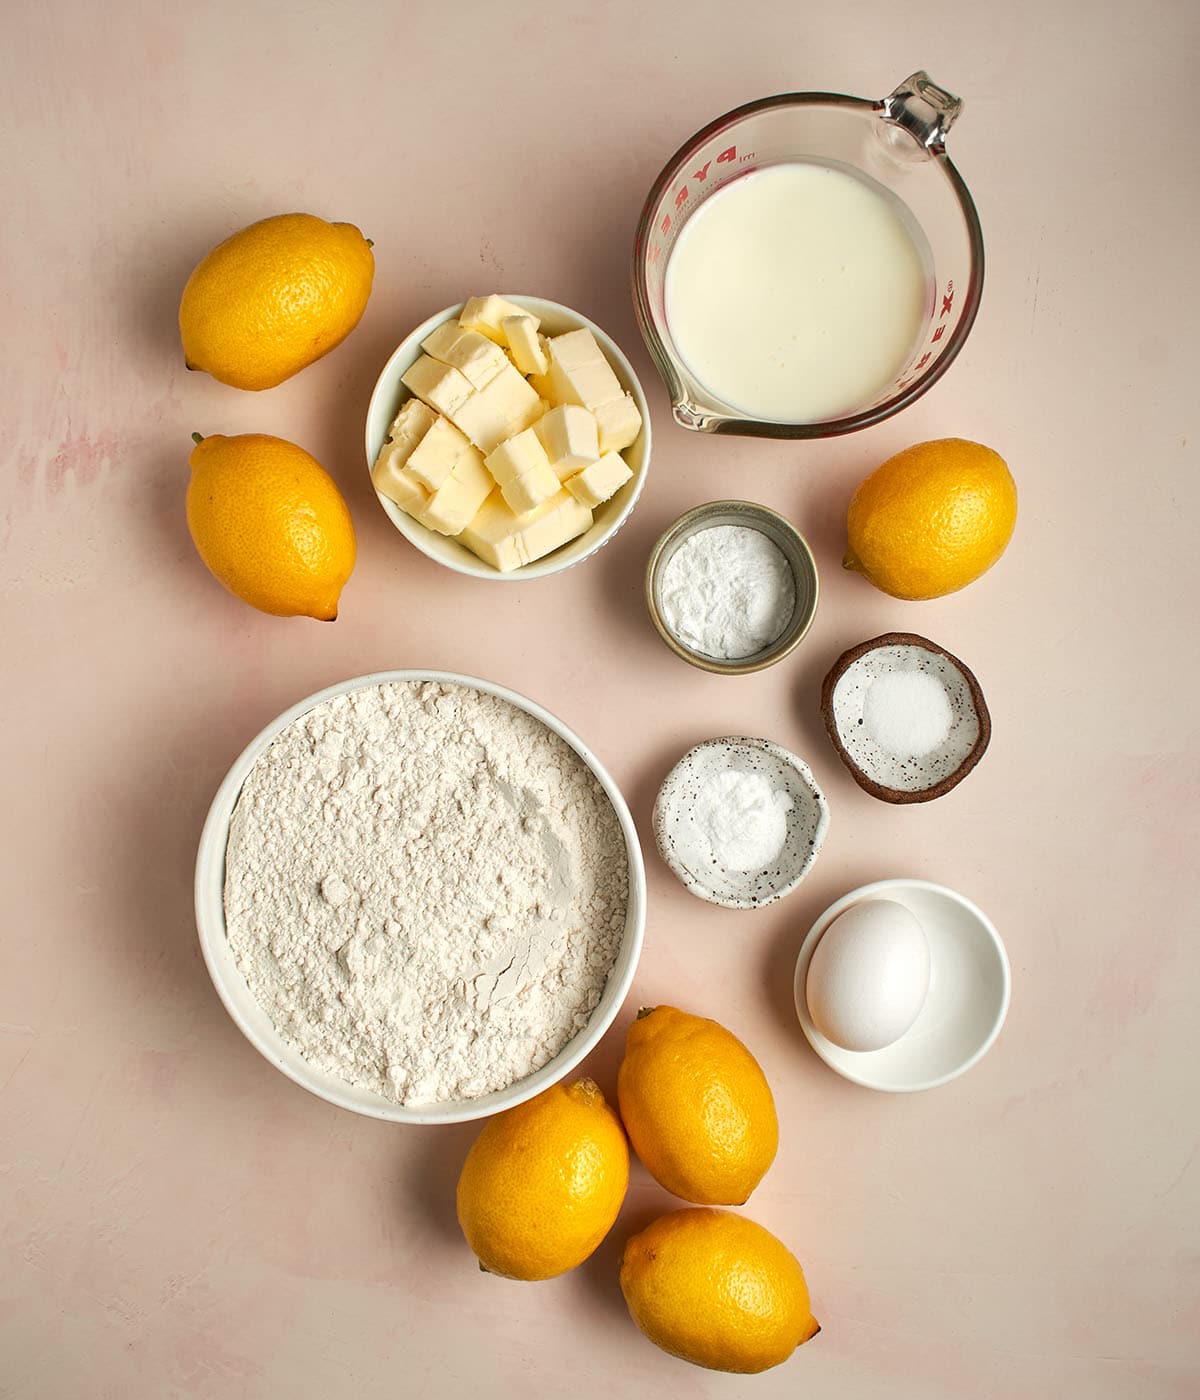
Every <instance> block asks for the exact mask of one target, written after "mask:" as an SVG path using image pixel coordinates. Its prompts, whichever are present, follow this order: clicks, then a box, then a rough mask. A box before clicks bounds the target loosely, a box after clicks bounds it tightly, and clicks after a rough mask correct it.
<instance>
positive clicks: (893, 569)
mask: <svg viewBox="0 0 1200 1400" xmlns="http://www.w3.org/2000/svg"><path fill="white" fill-rule="evenodd" d="M1016 522H1017V487H1016V483H1015V482H1014V481H1013V479H1012V473H1011V472H1010V471H1009V470H1008V466H1007V465H1006V463H1005V461H1004V458H1003V457H1001V456H1000V455H999V454H998V453H995V452H993V451H992V449H991V448H990V447H983V446H982V445H981V444H980V443H977V442H968V441H967V440H966V439H965V438H939V439H938V440H937V441H935V442H919V443H917V445H916V446H915V447H909V448H907V449H905V451H903V452H897V453H896V455H895V456H894V457H889V458H888V460H887V461H886V462H884V464H883V465H882V466H881V467H879V468H877V469H876V470H875V471H874V472H872V473H871V475H870V476H869V477H867V479H866V480H865V481H864V482H863V483H862V484H861V485H860V486H859V488H858V490H857V491H856V492H855V493H854V498H853V500H851V502H850V509H849V511H848V513H847V516H846V532H847V534H848V536H849V548H848V549H847V551H846V557H845V559H844V560H843V561H842V562H843V565H844V567H845V568H847V569H854V570H855V571H856V572H858V573H860V574H862V575H863V576H864V577H865V578H867V579H869V580H870V581H871V582H872V583H873V584H874V585H875V587H876V588H879V589H882V590H883V592H884V593H890V594H891V596H892V597H893V598H940V597H942V595H943V594H945V593H954V592H956V591H957V590H958V589H960V588H965V587H966V586H967V584H968V583H974V581H975V580H976V579H977V578H978V577H979V576H980V575H981V574H984V573H986V572H987V571H988V569H990V568H991V567H992V565H993V564H994V563H995V562H996V560H997V559H999V558H1000V556H1001V555H1002V554H1003V553H1004V550H1005V548H1006V547H1007V545H1008V542H1009V540H1010V539H1011V538H1012V532H1013V527H1014V526H1015V525H1016Z"/></svg>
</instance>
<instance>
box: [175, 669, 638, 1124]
mask: <svg viewBox="0 0 1200 1400" xmlns="http://www.w3.org/2000/svg"><path fill="white" fill-rule="evenodd" d="M196 910H197V923H198V926H199V929H200V939H201V946H202V949H203V952H204V956H205V961H206V962H207V964H208V967H209V971H210V973H211V974H212V977H213V981H214V983H215V985H216V987H217V991H218V993H219V994H220V995H221V998H222V1000H223V1001H224V1003H225V1005H226V1008H227V1009H228V1010H229V1012H230V1014H231V1015H232V1016H233V1018H234V1020H235V1021H236V1022H237V1024H238V1025H239V1026H240V1028H241V1029H242V1031H243V1032H244V1033H245V1034H246V1035H247V1037H248V1038H249V1039H250V1040H251V1042H252V1043H253V1044H254V1045H255V1046H256V1047H257V1048H258V1049H259V1050H260V1051H261V1052H262V1053H263V1054H264V1055H265V1056H266V1057H267V1058H268V1059H269V1060H271V1062H272V1063H274V1064H276V1065H277V1066H278V1067H279V1068H280V1069H282V1070H283V1071H284V1073H286V1074H288V1075H289V1076H290V1077H291V1078H293V1079H295V1080H296V1081H297V1083H300V1084H301V1085H303V1086H304V1087H305V1088H307V1089H309V1090H311V1091H312V1092H313V1093H316V1094H318V1095H320V1096H321V1097H323V1098H326V1099H329V1100H330V1101H331V1102H333V1103H337V1104H340V1105H341V1106H343V1107H347V1108H352V1109H354V1110H355V1111H357V1112H361V1113H367V1114H371V1115H373V1116H376V1117H381V1118H390V1119H394V1120H397V1121H402V1122H453V1121H462V1120H464V1119H469V1118H479V1117H483V1116H486V1115H487V1114H489V1113H494V1112H496V1111H498V1110H499V1109H500V1108H504V1107H508V1106H510V1105H511V1104H514V1103H518V1102H521V1101H522V1100H523V1099H526V1098H529V1097H531V1096H532V1095H533V1094H535V1093H538V1092H540V1091H541V1090H542V1089H543V1088H545V1087H547V1086H548V1085H549V1084H551V1083H554V1082H555V1081H556V1080H558V1079H559V1078H561V1077H562V1076H563V1075H565V1074H567V1073H568V1072H569V1071H570V1069H571V1068H572V1067H573V1066H574V1065H575V1064H577V1063H578V1062H579V1060H580V1059H582V1058H583V1056H584V1055H585V1054H586V1053H587V1052H588V1050H590V1049H591V1048H592V1046H593V1045H594V1044H595V1043H596V1041H598V1040H599V1038H600V1036H601V1035H603V1033H604V1031H605V1030H606V1029H607V1027H608V1025H609V1024H610V1023H611V1021H612V1019H613V1017H614V1016H615V1015H616V1012H617V1010H618V1009H619V1007H620V1005H621V1002H622V1001H623V999H624V997H625V994H626V992H627V990H628V987H629V984H630V982H631V981H632V977H633V972H634V969H635V967H636V963H637V957H638V953H639V951H640V947H641V938H642V927H643V923H644V916H645V881H644V874H643V871H642V863H641V855H640V848H639V845H638V840H637V836H636V832H635V831H634V828H633V823H632V819H631V818H630V816H629V812H628V809H627V808H626V806H625V803H624V801H623V799H622V798H621V795H620V792H619V791H618V790H617V788H616V786H615V784H614V783H613V782H612V779H611V778H610V777H609V776H608V774H607V773H606V772H605V771H604V769H603V768H602V767H601V766H600V764H599V763H598V762H597V760H596V759H595V758H594V757H593V756H592V755H591V753H590V752H589V751H588V750H587V749H586V747H585V746H584V745H583V744H582V742H581V741H580V740H579V739H578V738H576V736H574V735H573V734H572V733H571V731H570V730H568V729H566V727H565V726H563V725H562V724H560V723H559V721H557V720H556V719H554V717H553V716H551V715H549V714H548V713H547V712H546V711H544V710H542V709H540V708H539V707H538V706H536V705H533V704H532V703H531V702H530V701H528V700H525V699H523V698H522V697H520V696H518V695H516V694H515V693H514V692H512V691H508V690H505V689H504V688H503V687H499V686H493V685H490V684H488V683H487V682H484V681H478V680H474V679H472V678H470V677H465V676H455V675H449V674H445V673H435V672H408V671H399V672H387V673H382V674H379V675H376V676H367V677H362V678H360V679H358V680H354V681H348V682H345V683H344V684H343V685H340V686H334V687H332V688H331V689H330V690H328V691H323V692H321V693H320V694H318V695H315V696H312V697H310V698H309V699H308V700H305V701H302V702H301V703H300V704H299V705H297V706H295V707H293V709H292V710H290V711H288V712H287V714H285V715H282V716H281V717H280V718H279V719H278V720H277V721H276V722H275V723H274V724H272V725H270V726H269V727H268V728H267V729H266V730H265V731H264V732H263V733H262V734H261V735H260V736H259V737H258V739H256V740H255V741H254V743H253V744H251V745H250V747H249V748H248V749H247V750H246V752H245V753H244V754H243V755H242V756H241V758H239V759H238V761H237V763H235V764H234V767H233V768H232V769H231V771H230V773H229V776H228V777H227V778H226V780H225V782H224V783H223V784H222V786H221V789H220V791H219V792H218V794H217V797H216V800H215V801H214V803H213V808H212V811H211V812H210V814H209V820H208V822H207V823H206V826H205V831H204V836H203V838H202V840H201V847H200V855H199V859H198V862H197V871H196Z"/></svg>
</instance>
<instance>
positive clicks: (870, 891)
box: [792, 875, 1012, 1094]
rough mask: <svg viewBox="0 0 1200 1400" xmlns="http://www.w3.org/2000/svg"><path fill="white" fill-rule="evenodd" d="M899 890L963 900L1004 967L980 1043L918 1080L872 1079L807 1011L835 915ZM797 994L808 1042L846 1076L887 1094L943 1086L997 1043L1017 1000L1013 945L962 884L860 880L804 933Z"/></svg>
mask: <svg viewBox="0 0 1200 1400" xmlns="http://www.w3.org/2000/svg"><path fill="white" fill-rule="evenodd" d="M898 890H920V891H923V892H925V893H927V894H934V895H938V896H939V897H941V898H943V899H945V900H947V901H948V902H950V903H952V904H956V905H958V906H959V907H960V908H961V909H962V910H963V911H965V913H966V914H967V915H968V916H969V917H970V918H971V919H972V920H973V921H974V922H975V923H976V924H977V925H978V927H979V928H980V929H981V930H982V931H983V932H984V933H985V934H986V935H987V942H988V945H989V946H990V947H991V949H992V951H993V952H994V954H995V956H996V965H997V966H998V967H999V969H1000V1004H999V1006H998V1007H997V1010H996V1013H995V1015H994V1016H993V1018H992V1022H991V1024H990V1026H989V1027H988V1029H987V1031H986V1032H985V1034H984V1036H983V1038H982V1040H981V1041H980V1043H979V1045H978V1046H977V1047H976V1048H975V1050H973V1051H972V1052H971V1054H970V1055H968V1056H967V1058H966V1059H965V1060H963V1061H962V1062H961V1063H960V1064H959V1065H957V1066H956V1067H955V1068H953V1069H950V1070H947V1071H946V1073H945V1074H940V1075H935V1076H934V1077H933V1078H932V1079H924V1080H914V1081H913V1082H912V1083H911V1084H895V1083H883V1082H881V1081H880V1080H878V1079H873V1078H872V1077H871V1076H870V1074H869V1073H859V1074H856V1073H855V1072H854V1071H853V1070H851V1069H849V1068H848V1067H847V1066H845V1065H843V1064H840V1063H839V1062H838V1061H837V1060H836V1059H834V1058H833V1057H832V1056H831V1053H830V1051H831V1050H832V1049H834V1048H836V1047H833V1046H831V1044H830V1042H829V1041H828V1040H826V1038H825V1037H824V1036H823V1035H822V1034H821V1032H820V1031H819V1030H817V1028H816V1026H815V1025H814V1024H813V1020H812V1017H811V1016H810V1015H809V1012H808V999H807V996H806V993H805V986H804V984H805V981H806V979H807V976H808V965H809V962H810V961H811V959H812V955H813V951H814V949H815V948H816V946H817V943H818V942H819V941H820V939H821V937H822V936H823V935H824V933H825V931H826V930H827V929H828V928H829V926H830V924H832V923H833V921H834V919H836V918H837V917H838V916H839V915H841V914H844V913H845V912H846V910H847V909H850V908H852V907H853V906H854V905H856V904H861V903H863V902H864V901H866V900H869V899H875V898H886V897H887V896H888V895H889V894H895V893H896V892H897V891H898ZM792 999H793V1001H794V1003H795V1007H796V1017H797V1019H798V1020H799V1022H800V1028H801V1030H803V1032H804V1035H805V1038H806V1039H807V1040H808V1043H809V1044H810V1045H811V1046H812V1048H813V1049H814V1050H815V1051H816V1053H817V1054H818V1055H819V1056H820V1058H821V1059H822V1060H824V1062H825V1063H826V1064H827V1065H828V1066H829V1068H830V1069H832V1070H834V1071H835V1072H836V1073H837V1074H840V1075H841V1076H842V1078H843V1079H848V1080H849V1081H850V1082H851V1083H852V1084H859V1085H861V1086H862V1087H863V1088H864V1089H875V1090H877V1091H878V1092H880V1093H885V1094H916V1093H923V1092H924V1091H925V1090H927V1089H939V1088H941V1086H942V1085H943V1084H949V1083H950V1082H951V1080H954V1079H958V1078H959V1077H960V1076H961V1075H964V1074H966V1072H967V1071H968V1070H969V1069H972V1068H973V1067H974V1066H975V1065H977V1064H978V1063H979V1061H980V1060H982V1059H983V1057H984V1056H985V1055H986V1054H987V1052H988V1051H989V1050H990V1049H991V1048H992V1046H993V1045H994V1044H995V1042H996V1037H997V1036H998V1035H999V1034H1000V1031H1001V1029H1002V1028H1003V1026H1004V1022H1005V1019H1006V1018H1007V1016H1008V1008H1009V1004H1010V1002H1011V1000H1012V967H1011V964H1010V963H1009V958H1008V950H1007V949H1006V948H1005V946H1004V940H1003V939H1002V938H1001V937H1000V933H999V931H998V930H997V928H996V925H995V924H994V923H992V921H991V919H989V918H988V916H987V915H986V914H985V913H984V912H983V910H982V909H981V908H980V907H979V905H978V904H976V903H975V901H974V900H972V899H968V897H967V896H966V895H965V894H960V893H959V891H958V890H953V889H951V888H950V886H949V885H941V884H938V883H937V882H936V881H933V880H922V879H916V878H911V877H907V876H903V875H897V876H893V877H891V878H889V879H886V880H872V881H871V882H870V883H869V884H866V885H859V886H858V888H857V889H853V890H850V891H849V892H848V893H846V894H844V895H842V897H841V898H840V899H835V900H834V902H833V903H832V904H831V905H829V907H828V908H827V909H826V910H824V912H823V913H821V914H819V915H818V916H817V918H816V919H815V920H814V922H813V924H812V926H811V927H810V928H809V930H808V932H807V934H805V936H804V941H803V943H801V945H800V951H799V952H798V953H797V955H796V969H795V972H794V974H793V979H792Z"/></svg>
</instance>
